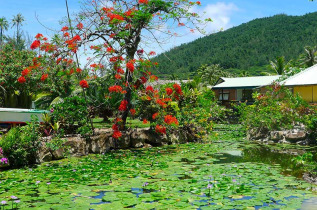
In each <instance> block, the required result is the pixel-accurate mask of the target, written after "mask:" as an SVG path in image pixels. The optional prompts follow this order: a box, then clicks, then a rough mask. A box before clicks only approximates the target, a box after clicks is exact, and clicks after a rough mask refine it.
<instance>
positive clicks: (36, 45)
mask: <svg viewBox="0 0 317 210" xmlns="http://www.w3.org/2000/svg"><path fill="white" fill-rule="evenodd" d="M40 45H41V42H40V41H39V40H35V41H34V42H33V43H32V44H31V47H30V48H31V50H35V49H36V48H38V47H40Z"/></svg>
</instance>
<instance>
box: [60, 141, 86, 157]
mask: <svg viewBox="0 0 317 210" xmlns="http://www.w3.org/2000/svg"><path fill="white" fill-rule="evenodd" d="M64 146H66V147H68V151H69V152H70V154H71V155H72V156H77V157H80V156H84V155H87V154H88V152H87V149H86V139H84V138H80V137H79V136H76V137H70V138H67V141H66V142H65V143H64Z"/></svg>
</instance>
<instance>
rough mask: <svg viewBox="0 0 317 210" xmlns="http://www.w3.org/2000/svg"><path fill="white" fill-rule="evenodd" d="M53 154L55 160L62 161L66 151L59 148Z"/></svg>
mask: <svg viewBox="0 0 317 210" xmlns="http://www.w3.org/2000/svg"><path fill="white" fill-rule="evenodd" d="M51 154H52V156H53V160H60V159H63V158H64V149H63V148H59V149H57V150H54V151H51Z"/></svg>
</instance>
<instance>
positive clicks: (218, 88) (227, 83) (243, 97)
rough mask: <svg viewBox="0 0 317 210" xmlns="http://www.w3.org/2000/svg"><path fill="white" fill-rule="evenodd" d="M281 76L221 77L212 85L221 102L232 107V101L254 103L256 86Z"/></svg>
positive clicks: (265, 84)
mask: <svg viewBox="0 0 317 210" xmlns="http://www.w3.org/2000/svg"><path fill="white" fill-rule="evenodd" d="M279 77H280V76H279V75H277V76H257V77H237V78H225V77H221V78H220V79H219V80H218V81H217V82H216V84H215V86H213V87H212V89H213V90H214V91H215V94H216V97H217V98H218V100H219V102H220V104H222V105H224V106H226V107H230V104H231V103H236V102H246V101H247V103H248V104H252V103H253V98H252V94H253V92H255V91H256V90H255V89H256V88H259V87H263V86H267V85H270V84H272V83H273V82H274V81H275V80H277V79H278V78H279Z"/></svg>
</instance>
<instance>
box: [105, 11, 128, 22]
mask: <svg viewBox="0 0 317 210" xmlns="http://www.w3.org/2000/svg"><path fill="white" fill-rule="evenodd" d="M107 16H108V18H109V22H110V23H115V22H116V21H124V18H123V17H122V16H121V15H118V14H113V13H109V14H108V15H107Z"/></svg>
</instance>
